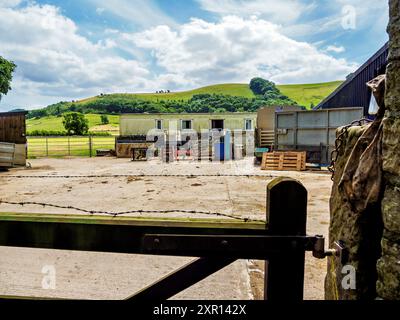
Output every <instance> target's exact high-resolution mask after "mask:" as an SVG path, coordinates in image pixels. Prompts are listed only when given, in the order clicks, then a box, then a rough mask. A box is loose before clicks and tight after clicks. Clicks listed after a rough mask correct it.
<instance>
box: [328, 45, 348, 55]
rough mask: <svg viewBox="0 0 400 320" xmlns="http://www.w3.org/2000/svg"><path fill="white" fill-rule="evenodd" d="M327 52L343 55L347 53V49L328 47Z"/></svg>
mask: <svg viewBox="0 0 400 320" xmlns="http://www.w3.org/2000/svg"><path fill="white" fill-rule="evenodd" d="M325 51H326V52H335V53H342V52H345V51H346V49H345V48H344V47H343V46H338V47H337V46H334V45H330V46H327V47H326V49H325Z"/></svg>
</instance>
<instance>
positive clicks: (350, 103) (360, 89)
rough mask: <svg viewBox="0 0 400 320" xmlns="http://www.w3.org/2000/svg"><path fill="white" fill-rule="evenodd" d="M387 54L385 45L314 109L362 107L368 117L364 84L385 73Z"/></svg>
mask: <svg viewBox="0 0 400 320" xmlns="http://www.w3.org/2000/svg"><path fill="white" fill-rule="evenodd" d="M388 53H389V45H388V43H386V44H385V45H384V46H383V47H382V48H381V49H379V50H378V52H376V53H375V54H374V55H373V56H372V57H371V58H370V59H369V60H368V61H367V62H365V63H364V64H363V65H362V66H361V67H360V68H359V69H358V70H357V71H355V72H354V73H352V74H350V75H349V76H348V77H347V80H346V81H345V82H343V83H342V84H341V85H340V86H339V87H338V88H337V89H336V90H335V91H334V92H332V93H331V94H330V95H329V96H328V97H327V98H326V99H324V100H323V101H322V102H321V103H320V104H319V105H317V106H316V107H315V109H332V108H344V107H346V108H348V107H362V108H364V115H365V116H366V115H368V109H369V105H370V102H371V90H370V89H369V88H368V87H367V86H366V83H367V82H368V81H370V80H372V79H374V78H375V77H377V76H378V75H381V74H384V73H385V70H386V65H387V58H388Z"/></svg>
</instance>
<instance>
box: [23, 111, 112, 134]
mask: <svg viewBox="0 0 400 320" xmlns="http://www.w3.org/2000/svg"><path fill="white" fill-rule="evenodd" d="M85 117H86V118H87V119H88V120H89V131H107V132H110V133H113V134H114V133H115V134H118V131H119V116H118V115H108V120H109V121H110V123H109V124H108V125H102V124H101V120H100V115H99V114H86V115H85ZM62 119H63V118H62V117H44V118H40V119H28V120H27V121H26V130H27V132H28V133H29V132H30V131H33V130H48V131H64V126H63V124H62Z"/></svg>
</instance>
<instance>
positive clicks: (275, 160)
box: [261, 151, 306, 171]
mask: <svg viewBox="0 0 400 320" xmlns="http://www.w3.org/2000/svg"><path fill="white" fill-rule="evenodd" d="M261 170H280V171H304V170H306V152H305V151H301V152H294V151H288V152H279V151H275V152H265V153H264V154H263V158H262V162H261Z"/></svg>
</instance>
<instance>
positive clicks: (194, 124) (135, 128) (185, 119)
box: [116, 112, 257, 159]
mask: <svg viewBox="0 0 400 320" xmlns="http://www.w3.org/2000/svg"><path fill="white" fill-rule="evenodd" d="M256 120H257V113H255V112H249V113H195V114H194V113H168V114H161V113H158V114H122V115H121V117H120V134H121V136H120V137H118V138H117V139H116V152H117V156H118V157H131V156H132V152H133V151H132V150H133V147H135V146H136V147H138V148H139V147H140V148H147V147H149V146H150V144H151V142H149V141H146V136H147V135H148V134H149V133H153V134H154V133H157V132H159V133H164V134H169V135H171V133H173V134H176V140H177V142H178V145H179V143H180V142H185V141H184V140H185V138H184V137H183V135H182V133H185V132H188V131H190V130H194V131H195V132H196V133H197V134H199V135H200V134H201V133H204V132H215V131H218V132H220V133H221V136H222V137H221V139H222V138H226V139H227V140H229V141H228V142H223V144H222V147H221V148H224V150H223V151H221V150H219V151H216V150H215V148H214V146H212V147H210V148H212V150H210V154H211V156H213V155H214V152H216V153H217V154H221V153H222V154H223V156H222V157H225V159H226V157H227V156H229V155H230V153H231V150H232V149H233V148H234V147H233V146H232V148H231V144H232V141H230V139H231V138H233V132H235V131H237V130H241V131H243V133H244V135H245V134H246V132H247V133H251V134H249V136H251V141H250V140H249V141H248V142H247V143H246V142H245V141H243V142H241V147H243V145H250V144H253V145H254V132H255V126H256ZM230 132H232V135H231V133H230ZM232 140H233V139H232ZM144 143H146V144H147V145H144ZM211 143H212V142H211ZM221 143H222V142H221ZM226 146H228V147H226ZM207 148H208V147H207ZM227 148H228V149H227ZM217 156H218V155H217Z"/></svg>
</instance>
